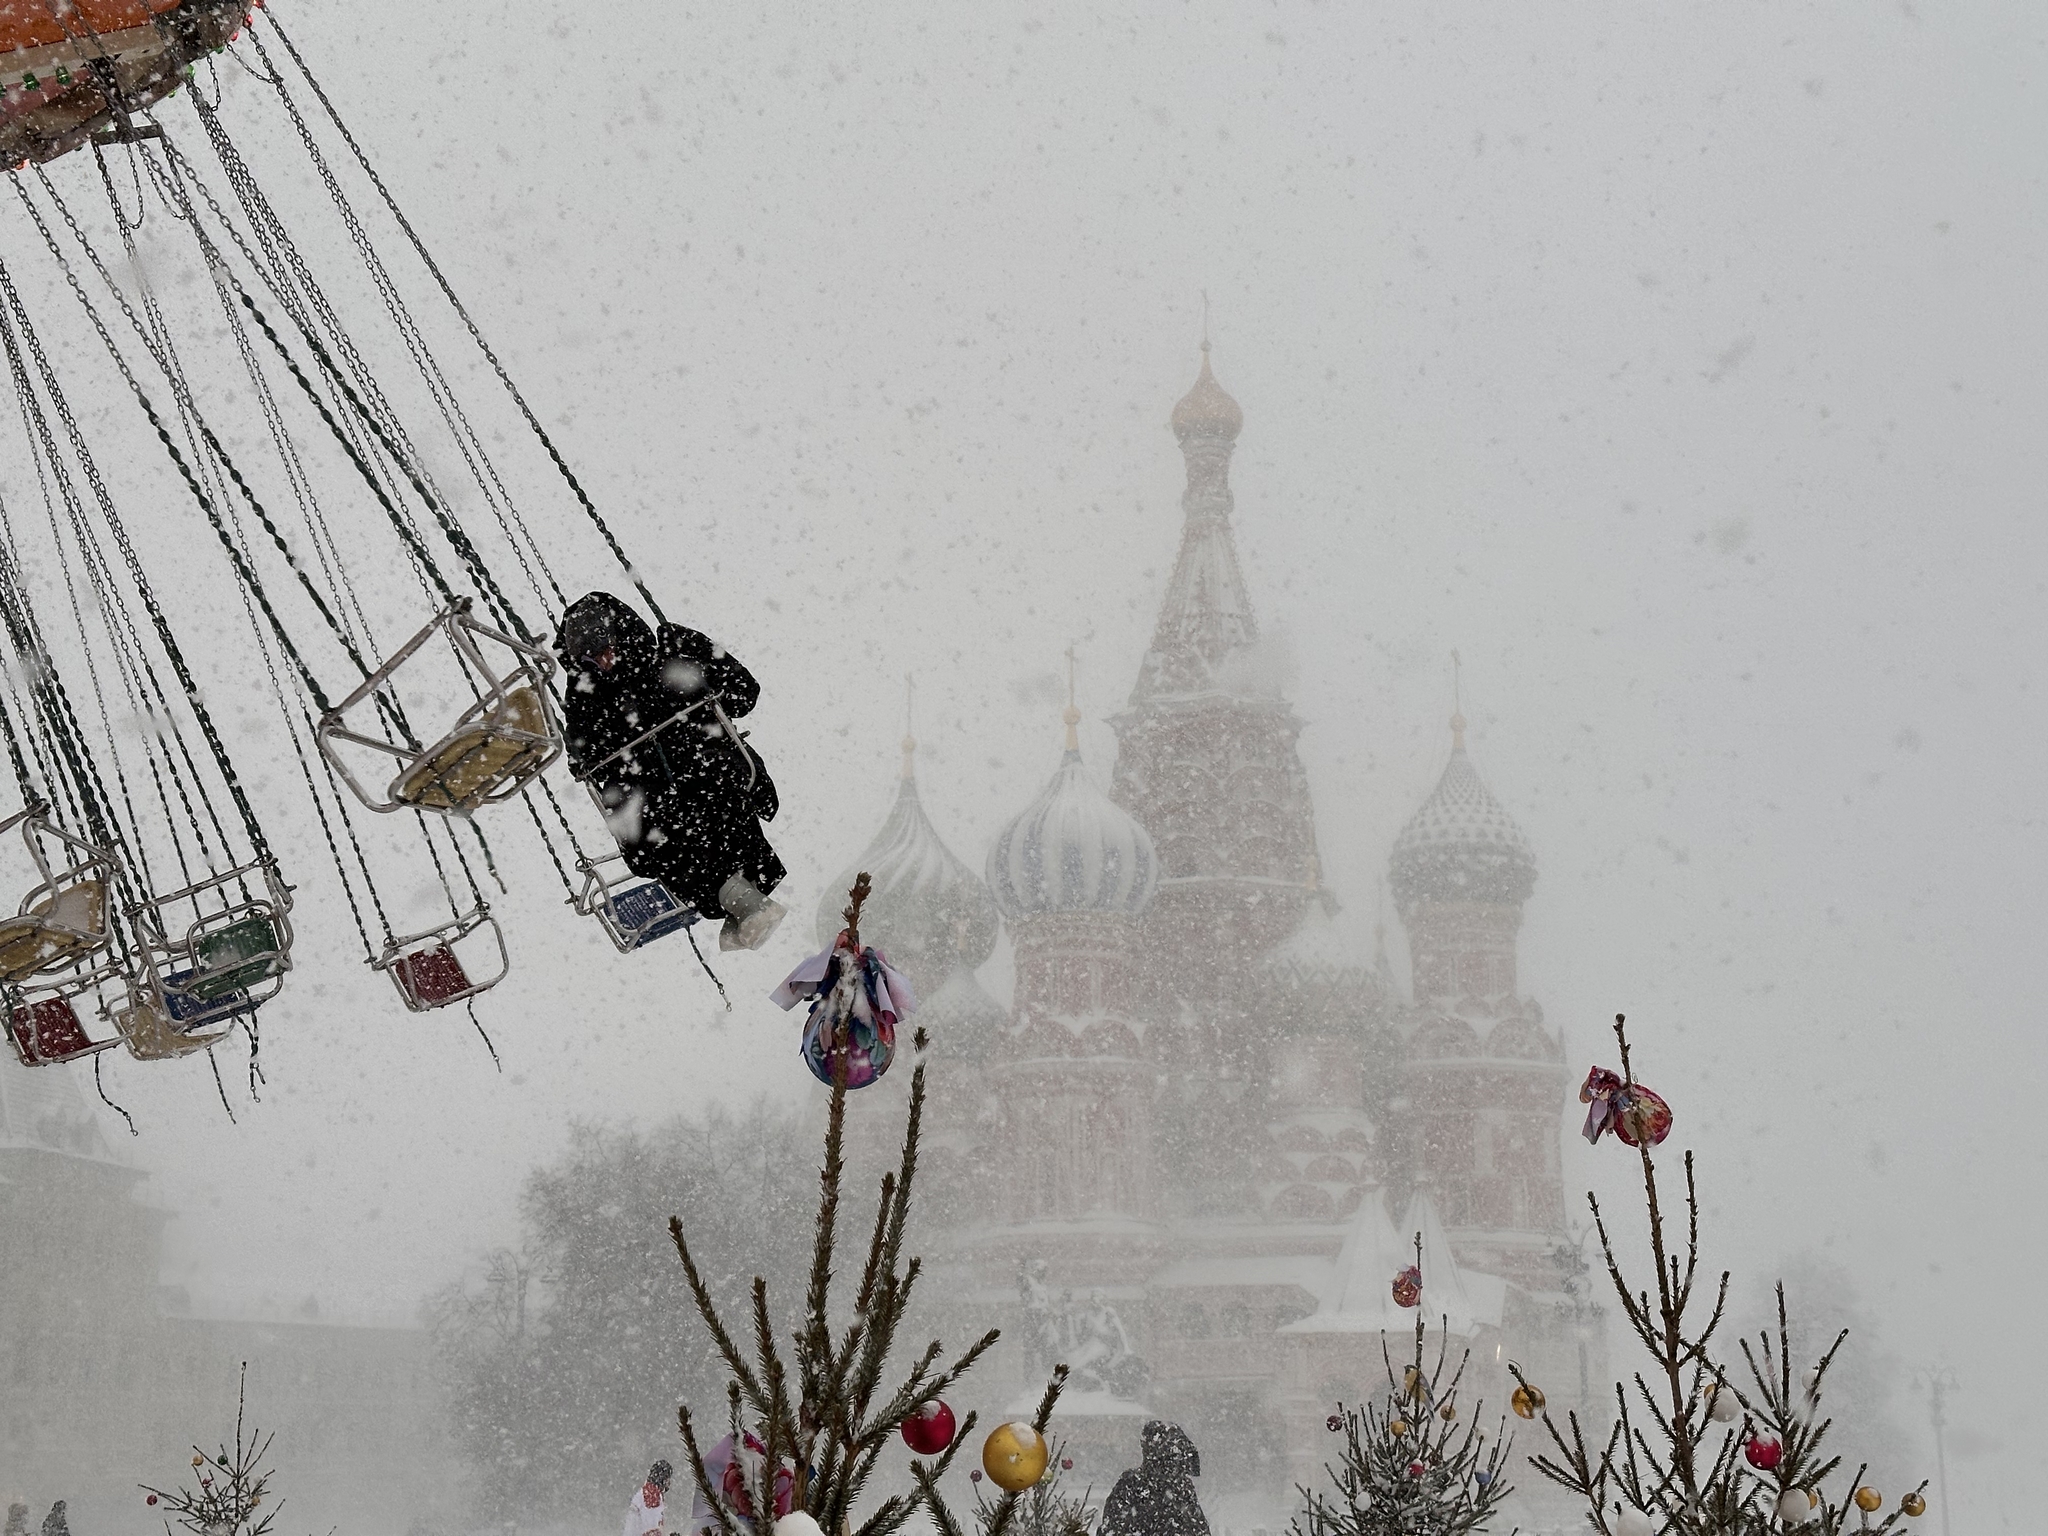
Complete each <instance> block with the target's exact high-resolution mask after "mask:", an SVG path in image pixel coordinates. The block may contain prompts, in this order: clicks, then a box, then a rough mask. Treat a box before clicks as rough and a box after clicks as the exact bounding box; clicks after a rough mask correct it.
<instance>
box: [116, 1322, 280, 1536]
mask: <svg viewBox="0 0 2048 1536" xmlns="http://www.w3.org/2000/svg"><path fill="white" fill-rule="evenodd" d="M248 1388H249V1365H248V1362H247V1361H244V1362H243V1363H242V1375H241V1381H240V1384H239V1385H238V1387H237V1388H236V1391H235V1443H234V1444H233V1445H229V1444H227V1443H226V1442H225V1441H223V1442H222V1443H221V1444H220V1445H218V1446H216V1447H215V1448H214V1449H213V1450H211V1451H204V1450H201V1449H200V1448H199V1447H198V1446H196V1445H195V1446H193V1447H192V1473H193V1476H194V1478H195V1479H196V1480H197V1483H198V1486H197V1487H196V1488H174V1489H171V1490H170V1491H169V1492H166V1491H165V1490H163V1489H161V1488H153V1487H151V1486H150V1485H149V1484H147V1483H144V1484H143V1485H142V1491H143V1492H144V1493H145V1494H147V1495H148V1503H149V1506H150V1508H152V1509H155V1510H158V1511H159V1512H160V1513H161V1514H162V1515H163V1517H164V1529H165V1530H166V1531H169V1530H170V1529H171V1527H172V1525H173V1523H175V1524H176V1525H178V1526H179V1527H181V1528H182V1529H184V1530H186V1531H188V1532H190V1533H191V1536H266V1533H267V1532H268V1531H269V1530H270V1526H271V1522H272V1521H274V1520H275V1519H276V1518H277V1512H278V1510H279V1509H280V1508H282V1507H283V1501H282V1500H279V1499H272V1498H271V1497H270V1472H269V1470H268V1469H267V1468H266V1467H264V1465H263V1461H264V1458H265V1457H266V1456H268V1455H269V1453H270V1442H271V1441H272V1439H274V1438H275V1436H274V1435H267V1434H264V1433H263V1432H262V1431H261V1430H259V1429H254V1428H251V1429H249V1430H248V1431H247V1432H246V1433H245V1432H244V1430H243V1427H242V1426H243V1414H244V1410H245V1409H246V1407H247V1405H248ZM266 1505H268V1507H267V1508H266V1507H265V1506H266Z"/></svg>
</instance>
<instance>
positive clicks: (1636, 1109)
mask: <svg viewBox="0 0 2048 1536" xmlns="http://www.w3.org/2000/svg"><path fill="white" fill-rule="evenodd" d="M1579 1102H1580V1103H1581V1104H1587V1105H1590V1106H1592V1107H1591V1108H1590V1109H1588V1110H1587V1111H1586V1140H1588V1141H1590V1142H1592V1143H1594V1144H1595V1145H1598V1144H1599V1141H1600V1138H1601V1137H1602V1136H1604V1135H1606V1134H1607V1132H1609V1131H1612V1132H1614V1134H1615V1135H1616V1136H1617V1137H1619V1138H1620V1139H1621V1140H1622V1141H1623V1142H1624V1143H1626V1144H1627V1145H1629V1146H1631V1147H1654V1146H1657V1145H1659V1144H1660V1143H1662V1142H1663V1140H1664V1138H1665V1137H1666V1136H1669V1135H1670V1134H1671V1106H1670V1105H1669V1104H1666V1103H1665V1102H1664V1100H1663V1099H1662V1098H1661V1097H1659V1096H1658V1095H1657V1094H1655V1093H1652V1092H1651V1091H1650V1090H1649V1089H1647V1088H1645V1087H1644V1086H1643V1085H1642V1084H1641V1083H1635V1084H1629V1083H1624V1082H1623V1081H1622V1080H1621V1075H1620V1074H1619V1073H1616V1072H1610V1071H1608V1070H1607V1069H1606V1068H1605V1067H1595V1068H1593V1070H1592V1071H1590V1072H1588V1073H1587V1074H1586V1081H1585V1083H1584V1084H1583V1085H1582V1086H1581V1087H1580V1089H1579Z"/></svg>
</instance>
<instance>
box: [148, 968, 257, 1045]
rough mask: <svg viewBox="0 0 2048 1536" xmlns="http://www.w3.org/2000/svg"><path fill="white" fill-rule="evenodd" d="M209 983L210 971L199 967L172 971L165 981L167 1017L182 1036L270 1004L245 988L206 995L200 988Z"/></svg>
mask: <svg viewBox="0 0 2048 1536" xmlns="http://www.w3.org/2000/svg"><path fill="white" fill-rule="evenodd" d="M273 974H274V973H273ZM207 980H208V977H207V974H206V972H205V971H203V970H200V969H198V968H196V967H195V968H194V969H192V970H187V971H172V972H171V973H170V974H169V975H168V976H166V977H164V978H163V999H164V1016H165V1017H166V1018H167V1019H169V1020H170V1022H171V1024H172V1025H173V1027H175V1028H176V1029H178V1030H179V1032H180V1033H184V1032H187V1031H190V1030H195V1029H204V1028H205V1027H206V1026H207V1025H209V1024H218V1023H220V1022H222V1021H223V1020H225V1019H235V1018H240V1017H241V1016H242V1015H244V1014H250V1013H254V1012H255V1011H256V1010H257V1009H258V1008H260V1007H261V1006H262V1005H263V1004H264V1003H265V1002H266V1001H267V999H266V998H260V997H251V996H250V995H249V992H248V990H247V989H246V988H243V987H236V988H232V989H230V990H229V991H226V992H220V993H217V994H214V995H212V996H202V995H201V991H200V989H201V988H202V987H204V986H205V984H206V982H207Z"/></svg>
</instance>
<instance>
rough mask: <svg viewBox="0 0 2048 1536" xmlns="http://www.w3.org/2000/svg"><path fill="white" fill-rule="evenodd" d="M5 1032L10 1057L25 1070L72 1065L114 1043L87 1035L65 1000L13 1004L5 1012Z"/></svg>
mask: <svg viewBox="0 0 2048 1536" xmlns="http://www.w3.org/2000/svg"><path fill="white" fill-rule="evenodd" d="M7 1032H8V1034H9V1035H10V1036H11V1037H12V1039H13V1043H14V1054H15V1055H17V1056H19V1057H20V1058H21V1062H22V1065H23V1066H27V1067H43V1066H50V1065H53V1064H55V1063H57V1062H64V1061H76V1060H77V1059H78V1058H79V1057H81V1056H90V1055H92V1054H93V1053H94V1052H96V1051H104V1050H105V1049H106V1048H107V1047H108V1046H110V1045H112V1044H113V1043H114V1042H113V1041H111V1040H95V1039H93V1038H92V1037H91V1036H90V1035H88V1034H87V1033H86V1032H85V1025H84V1023H83V1022H81V1021H80V1019H79V1017H78V1010H77V1009H76V1008H74V1007H72V1006H71V999H70V998H68V997H46V998H43V999H41V1000H39V1001H37V1002H33V1003H16V1004H15V1005H14V1007H13V1008H12V1009H10V1010H9V1012H8V1017H7Z"/></svg>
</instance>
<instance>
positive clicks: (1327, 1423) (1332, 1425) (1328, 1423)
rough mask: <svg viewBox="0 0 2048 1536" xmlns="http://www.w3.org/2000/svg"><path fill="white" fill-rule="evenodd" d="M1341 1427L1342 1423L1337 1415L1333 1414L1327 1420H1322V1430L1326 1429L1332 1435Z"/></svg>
mask: <svg viewBox="0 0 2048 1536" xmlns="http://www.w3.org/2000/svg"><path fill="white" fill-rule="evenodd" d="M1343 1427H1344V1421H1343V1420H1342V1419H1340V1418H1338V1417H1337V1415H1336V1414H1334V1413H1333V1414H1331V1415H1330V1416H1329V1417H1328V1418H1327V1419H1325V1420H1323V1428H1325V1429H1327V1430H1328V1431H1329V1432H1330V1433H1331V1434H1333V1435H1334V1434H1336V1433H1337V1432H1338V1431H1339V1430H1341V1429H1342V1428H1343Z"/></svg>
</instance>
